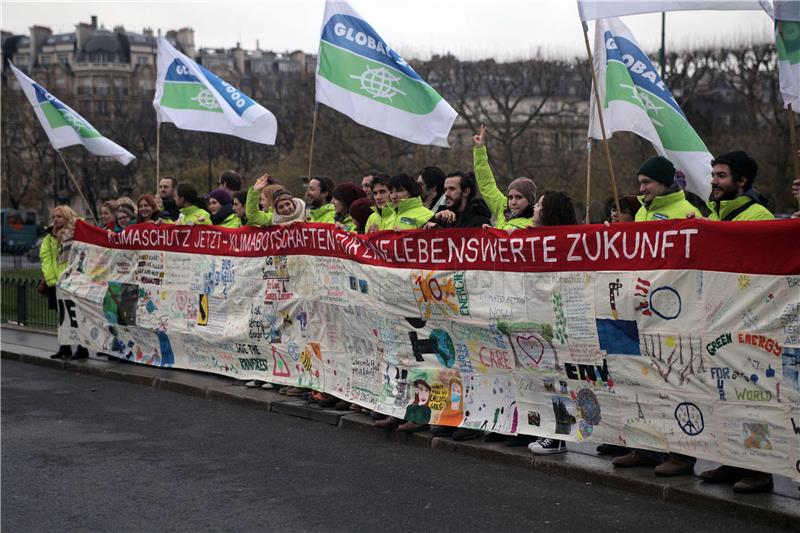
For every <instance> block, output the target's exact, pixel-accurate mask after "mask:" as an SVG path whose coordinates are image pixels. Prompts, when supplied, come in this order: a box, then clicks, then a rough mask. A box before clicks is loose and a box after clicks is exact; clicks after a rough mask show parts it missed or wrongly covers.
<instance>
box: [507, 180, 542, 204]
mask: <svg viewBox="0 0 800 533" xmlns="http://www.w3.org/2000/svg"><path fill="white" fill-rule="evenodd" d="M511 189H514V190H516V191H517V192H518V193H520V194H521V195H522V196H524V197H525V199H526V200H528V203H529V204H530V205H531V206H533V205H534V204H536V202H537V201H538V198H536V184H535V183H534V182H533V180H532V179H530V178H517V179H515V180H514V181H512V182H511V183H509V184H508V189H507V190H506V192H508V191H510V190H511Z"/></svg>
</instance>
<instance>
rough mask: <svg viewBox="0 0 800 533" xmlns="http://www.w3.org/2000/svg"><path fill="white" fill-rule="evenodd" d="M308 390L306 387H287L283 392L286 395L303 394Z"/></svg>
mask: <svg viewBox="0 0 800 533" xmlns="http://www.w3.org/2000/svg"><path fill="white" fill-rule="evenodd" d="M307 392H308V389H301V388H300V387H289V389H287V391H286V392H285V393H284V394H286V396H303V395H305V394H306V393H307Z"/></svg>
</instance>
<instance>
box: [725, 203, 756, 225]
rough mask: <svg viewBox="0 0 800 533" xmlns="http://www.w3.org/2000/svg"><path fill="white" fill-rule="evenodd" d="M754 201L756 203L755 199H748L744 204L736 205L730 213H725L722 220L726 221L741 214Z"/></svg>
mask: <svg viewBox="0 0 800 533" xmlns="http://www.w3.org/2000/svg"><path fill="white" fill-rule="evenodd" d="M755 203H758V202H756V201H755V200H750V201H749V202H747V203H746V204H744V205H740V206H739V207H737V208H736V209H734V210H733V211H731V212H730V213H728V214H727V215H725V218H723V219H722V220H724V221H726V222H730V221H731V220H733V219H734V218H736V217H738V216H739V215H741V214H742V213H744V212H745V211H747V210H748V209H749V208H750V206H751V205H753V204H755Z"/></svg>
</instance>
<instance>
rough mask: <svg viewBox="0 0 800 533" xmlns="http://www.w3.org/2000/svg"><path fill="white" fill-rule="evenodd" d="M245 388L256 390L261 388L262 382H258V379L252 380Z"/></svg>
mask: <svg viewBox="0 0 800 533" xmlns="http://www.w3.org/2000/svg"><path fill="white" fill-rule="evenodd" d="M244 386H245V387H248V388H250V389H255V388H256V387H260V386H261V382H260V381H258V380H257V379H252V380H250V381H248V382H247V383H245V384H244Z"/></svg>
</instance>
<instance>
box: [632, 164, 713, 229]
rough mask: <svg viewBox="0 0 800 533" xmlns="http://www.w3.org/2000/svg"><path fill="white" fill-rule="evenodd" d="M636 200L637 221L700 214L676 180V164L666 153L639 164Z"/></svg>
mask: <svg viewBox="0 0 800 533" xmlns="http://www.w3.org/2000/svg"><path fill="white" fill-rule="evenodd" d="M637 179H638V180H639V192H640V193H642V194H641V195H640V196H639V202H641V204H642V207H640V208H639V210H638V211H637V212H636V217H635V218H634V220H635V221H636V222H646V221H650V220H674V219H679V218H688V217H693V216H701V215H702V213H700V211H699V210H698V209H697V208H696V207H695V206H693V205H692V204H690V203H689V201H688V200H687V199H686V195H685V194H684V193H683V190H682V189H681V188H680V187H679V186H678V184H677V183H675V167H674V166H673V165H672V162H671V161H670V160H669V159H667V158H666V157H661V156H656V157H651V158H650V159H648V160H647V161H645V162H644V164H643V165H642V166H641V167H640V168H639V176H638V178H637Z"/></svg>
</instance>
